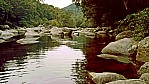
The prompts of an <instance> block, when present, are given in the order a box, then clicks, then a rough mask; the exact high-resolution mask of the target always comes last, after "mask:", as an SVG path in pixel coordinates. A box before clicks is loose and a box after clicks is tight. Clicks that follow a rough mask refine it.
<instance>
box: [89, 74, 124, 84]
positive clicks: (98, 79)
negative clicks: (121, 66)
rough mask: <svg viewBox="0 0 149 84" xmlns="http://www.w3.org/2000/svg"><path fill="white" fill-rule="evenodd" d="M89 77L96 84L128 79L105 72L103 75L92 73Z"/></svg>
mask: <svg viewBox="0 0 149 84" xmlns="http://www.w3.org/2000/svg"><path fill="white" fill-rule="evenodd" d="M89 75H90V76H91V78H92V80H93V81H94V82H95V83H96V84H105V83H108V82H111V81H116V80H125V79H126V78H125V77H124V76H123V75H120V74H117V73H111V72H103V73H94V72H90V73H89Z"/></svg>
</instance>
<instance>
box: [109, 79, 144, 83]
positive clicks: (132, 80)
mask: <svg viewBox="0 0 149 84" xmlns="http://www.w3.org/2000/svg"><path fill="white" fill-rule="evenodd" d="M106 84H146V83H145V81H143V80H140V79H128V80H117V81H113V82H109V83H106Z"/></svg>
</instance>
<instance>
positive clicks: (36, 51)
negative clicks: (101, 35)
mask: <svg viewBox="0 0 149 84" xmlns="http://www.w3.org/2000/svg"><path fill="white" fill-rule="evenodd" d="M57 40H58V39H52V38H51V37H47V36H45V37H42V38H41V39H40V43H38V44H32V45H20V44H17V43H11V44H12V45H10V46H9V47H7V48H5V47H3V49H1V53H0V57H1V59H0V60H1V62H0V63H1V65H0V83H1V84H33V83H35V84H53V83H55V84H73V83H74V81H73V80H72V78H73V77H72V76H71V74H72V72H71V67H72V66H71V64H73V63H75V59H84V55H83V53H82V51H81V50H80V49H73V48H70V47H68V46H66V45H61V44H60V43H61V42H60V41H63V40H64V39H59V41H57ZM3 46H6V45H3Z"/></svg>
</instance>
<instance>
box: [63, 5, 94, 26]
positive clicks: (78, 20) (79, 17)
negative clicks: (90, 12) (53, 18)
mask: <svg viewBox="0 0 149 84" xmlns="http://www.w3.org/2000/svg"><path fill="white" fill-rule="evenodd" d="M63 9H64V10H66V11H69V12H71V13H72V14H73V18H74V19H75V24H76V27H92V24H91V22H89V20H88V19H87V18H85V17H84V14H83V12H82V8H81V7H80V6H76V5H75V4H71V5H69V6H67V7H64V8H63Z"/></svg>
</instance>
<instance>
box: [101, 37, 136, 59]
mask: <svg viewBox="0 0 149 84" xmlns="http://www.w3.org/2000/svg"><path fill="white" fill-rule="evenodd" d="M133 43H134V40H133V39H131V38H124V39H121V40H118V41H115V42H111V43H109V44H108V45H107V46H106V47H104V48H103V49H102V51H101V52H102V53H103V54H112V55H124V56H130V54H132V53H130V52H129V50H130V49H131V48H132V45H133Z"/></svg>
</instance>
